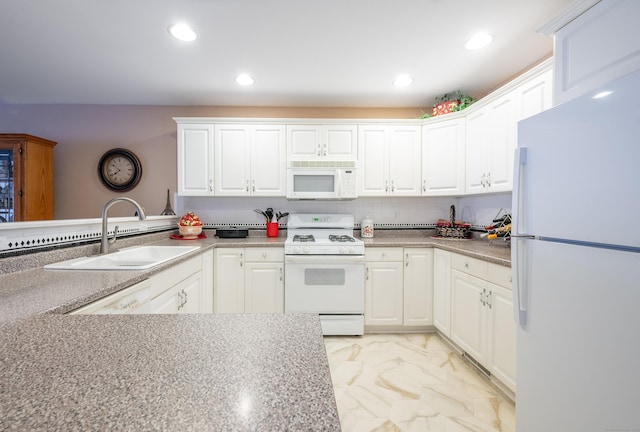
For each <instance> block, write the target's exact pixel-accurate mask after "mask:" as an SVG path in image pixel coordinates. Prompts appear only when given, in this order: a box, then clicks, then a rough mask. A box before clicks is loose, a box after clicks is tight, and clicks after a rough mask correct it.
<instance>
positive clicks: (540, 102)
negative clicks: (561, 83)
mask: <svg viewBox="0 0 640 432" xmlns="http://www.w3.org/2000/svg"><path fill="white" fill-rule="evenodd" d="M516 94H517V98H518V105H519V107H518V111H517V113H516V115H517V120H518V121H520V120H524V119H526V118H528V117H531V116H533V115H536V114H538V113H541V112H542V111H544V110H547V109H549V108H551V107H552V97H553V70H551V69H549V70H548V71H546V72H544V73H542V74H540V75H538V76H536V77H533V78H532V79H530V80H528V81H526V82H525V83H523V84H522V85H520V86H518V88H517V89H516Z"/></svg>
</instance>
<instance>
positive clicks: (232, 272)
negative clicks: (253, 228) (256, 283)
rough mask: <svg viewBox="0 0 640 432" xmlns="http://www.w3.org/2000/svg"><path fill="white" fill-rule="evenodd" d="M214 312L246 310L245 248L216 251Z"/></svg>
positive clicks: (239, 311) (240, 311)
mask: <svg viewBox="0 0 640 432" xmlns="http://www.w3.org/2000/svg"><path fill="white" fill-rule="evenodd" d="M214 256H215V259H214V264H213V274H214V284H213V312H214V313H242V312H244V249H243V248H220V249H216V250H215V251H214Z"/></svg>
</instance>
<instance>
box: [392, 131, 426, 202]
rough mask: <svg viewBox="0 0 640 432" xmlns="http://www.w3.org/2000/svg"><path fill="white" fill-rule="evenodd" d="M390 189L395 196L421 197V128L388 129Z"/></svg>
mask: <svg viewBox="0 0 640 432" xmlns="http://www.w3.org/2000/svg"><path fill="white" fill-rule="evenodd" d="M388 135H389V138H388V153H387V154H388V156H387V157H388V162H389V182H390V183H389V188H390V193H391V195H393V196H419V195H420V194H421V181H422V159H421V158H422V149H421V146H422V132H421V128H420V126H392V127H389V129H388Z"/></svg>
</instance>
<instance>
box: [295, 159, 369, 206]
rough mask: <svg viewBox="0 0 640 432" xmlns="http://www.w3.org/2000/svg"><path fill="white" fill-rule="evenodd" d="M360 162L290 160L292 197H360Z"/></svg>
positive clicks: (336, 198) (338, 198)
mask: <svg viewBox="0 0 640 432" xmlns="http://www.w3.org/2000/svg"><path fill="white" fill-rule="evenodd" d="M356 185H357V180H356V162H353V161H290V162H289V163H288V165H287V198H288V199H335V200H340V199H354V198H357V197H358V191H357V187H356Z"/></svg>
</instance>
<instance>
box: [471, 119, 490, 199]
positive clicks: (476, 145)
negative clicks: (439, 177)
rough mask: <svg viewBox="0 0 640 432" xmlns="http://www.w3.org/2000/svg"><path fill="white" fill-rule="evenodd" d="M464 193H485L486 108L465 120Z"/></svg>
mask: <svg viewBox="0 0 640 432" xmlns="http://www.w3.org/2000/svg"><path fill="white" fill-rule="evenodd" d="M466 124H467V128H466V129H467V131H466V138H467V143H466V175H465V177H466V183H467V185H466V193H468V194H474V193H480V192H484V191H485V187H486V180H485V179H486V171H487V157H488V156H487V140H488V134H489V129H490V125H489V112H488V111H487V109H486V107H485V108H481V109H479V110H478V111H476V112H474V113H471V114H469V115H468V116H467V119H466Z"/></svg>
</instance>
